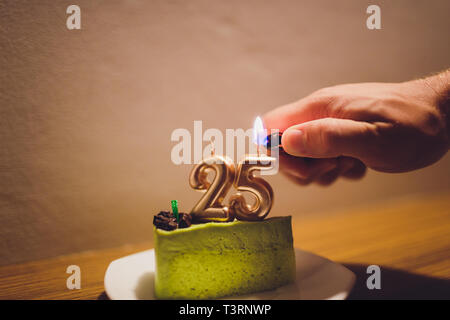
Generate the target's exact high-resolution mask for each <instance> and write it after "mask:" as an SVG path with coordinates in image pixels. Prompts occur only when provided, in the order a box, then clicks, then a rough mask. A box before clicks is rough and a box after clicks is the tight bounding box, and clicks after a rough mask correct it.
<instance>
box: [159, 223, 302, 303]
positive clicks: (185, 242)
mask: <svg viewBox="0 0 450 320" xmlns="http://www.w3.org/2000/svg"><path fill="white" fill-rule="evenodd" d="M182 218H183V219H185V218H186V217H185V216H184V217H183V216H182ZM189 223H190V221H189ZM155 225H157V224H155ZM157 226H158V225H157ZM166 229H168V228H166ZM154 239H155V254H156V275H155V295H156V297H157V298H159V299H214V298H220V297H225V296H231V295H233V296H236V295H242V294H248V293H252V292H258V291H263V290H270V289H275V288H277V287H280V286H282V285H285V284H288V283H290V282H293V281H295V254H294V248H293V239H292V227H291V217H273V218H269V219H266V220H263V221H256V222H250V221H238V220H236V221H233V222H225V223H218V222H208V223H203V224H194V225H190V226H188V227H184V228H181V229H180V228H176V229H174V230H170V231H169V230H163V229H161V228H160V227H155V228H154Z"/></svg>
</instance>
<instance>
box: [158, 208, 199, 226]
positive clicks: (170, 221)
mask: <svg viewBox="0 0 450 320" xmlns="http://www.w3.org/2000/svg"><path fill="white" fill-rule="evenodd" d="M179 217H180V221H179V222H178V223H177V219H176V218H175V216H174V215H173V213H172V212H169V211H161V212H160V213H158V214H157V215H155V216H154V217H153V224H154V225H155V226H156V227H157V228H158V229H162V230H166V231H171V230H175V229H177V228H180V229H182V228H188V227H190V226H191V224H192V217H191V215H190V214H188V213H180V214H179Z"/></svg>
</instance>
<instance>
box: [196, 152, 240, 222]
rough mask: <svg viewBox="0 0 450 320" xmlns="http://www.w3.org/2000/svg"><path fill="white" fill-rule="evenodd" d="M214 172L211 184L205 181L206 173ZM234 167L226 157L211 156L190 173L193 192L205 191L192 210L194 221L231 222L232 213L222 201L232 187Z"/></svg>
mask: <svg viewBox="0 0 450 320" xmlns="http://www.w3.org/2000/svg"><path fill="white" fill-rule="evenodd" d="M210 171H214V172H215V177H214V180H213V181H212V183H210V182H209V181H208V179H207V177H208V172H210ZM234 179H235V166H234V163H233V161H232V160H231V159H230V158H228V157H222V156H218V155H214V154H212V155H211V157H210V158H207V159H204V160H202V161H201V162H200V163H198V164H197V165H196V166H195V167H194V168H193V169H192V171H191V174H190V177H189V184H190V185H191V187H192V188H194V189H195V190H206V192H205V194H204V195H203V197H202V198H201V199H200V201H199V202H198V203H197V204H196V205H195V206H194V208H192V210H191V215H192V218H193V219H194V220H195V221H199V222H200V221H203V222H205V221H219V222H220V221H221V222H225V221H232V220H233V219H234V213H233V212H232V210H230V208H229V207H227V206H225V205H223V203H222V202H223V200H224V198H225V196H226V195H227V193H228V191H229V190H230V188H231V186H232V185H233V181H234Z"/></svg>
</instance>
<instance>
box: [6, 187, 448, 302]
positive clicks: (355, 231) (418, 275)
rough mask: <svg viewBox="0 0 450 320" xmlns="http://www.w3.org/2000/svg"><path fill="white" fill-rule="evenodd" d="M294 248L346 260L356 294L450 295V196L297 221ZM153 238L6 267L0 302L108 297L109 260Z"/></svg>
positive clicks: (392, 296)
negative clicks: (372, 281)
mask: <svg viewBox="0 0 450 320" xmlns="http://www.w3.org/2000/svg"><path fill="white" fill-rule="evenodd" d="M293 232H294V242H295V246H296V247H299V248H302V249H304V250H308V251H312V252H314V253H316V254H319V255H321V256H324V257H327V258H329V259H331V260H334V261H337V262H340V263H342V264H344V265H346V266H347V267H348V268H349V269H351V270H352V271H353V272H355V273H356V275H357V279H358V280H357V284H356V286H355V289H354V290H353V292H352V293H351V295H350V298H353V299H373V298H386V299H401V298H446V299H450V194H449V193H443V194H439V195H435V196H411V197H408V198H403V199H397V200H393V201H386V202H383V203H380V204H377V205H367V206H365V207H358V208H353V209H352V210H346V211H339V212H331V213H330V212H327V213H318V214H315V215H308V216H305V217H296V218H295V219H294V220H293ZM151 247H152V243H141V244H133V245H127V246H123V247H120V248H112V249H106V250H98V251H89V252H83V253H78V254H72V255H68V256H62V257H57V258H52V259H45V260H40V261H33V262H28V263H23V264H17V265H10V266H5V267H1V268H0V299H107V296H106V295H105V293H104V288H103V277H104V274H105V271H106V268H107V266H108V264H109V263H110V262H111V261H112V260H114V259H117V258H120V257H122V256H124V255H127V254H131V253H134V252H139V251H141V250H146V249H149V248H151ZM72 264H75V265H78V266H80V268H81V279H82V282H81V283H82V284H81V286H82V287H81V289H80V290H68V289H67V288H66V279H67V277H68V276H69V275H68V274H66V268H67V266H69V265H72ZM371 264H376V265H379V266H380V267H381V287H382V288H381V290H368V289H367V287H366V279H367V277H368V276H369V275H368V274H367V273H366V269H367V266H368V265H371Z"/></svg>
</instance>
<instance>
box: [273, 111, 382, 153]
mask: <svg viewBox="0 0 450 320" xmlns="http://www.w3.org/2000/svg"><path fill="white" fill-rule="evenodd" d="M375 137H376V126H375V125H374V124H372V123H368V122H362V121H354V120H349V119H336V118H322V119H317V120H312V121H308V122H304V123H301V124H297V125H295V126H292V127H289V128H288V129H287V130H286V131H285V132H284V133H283V137H282V140H281V143H282V145H283V149H284V151H286V152H287V153H289V154H291V155H294V156H298V157H309V158H333V157H338V156H350V157H355V158H360V159H361V158H363V157H364V154H365V153H366V151H367V149H368V146H370V143H371V142H372V141H373V140H374V138H375Z"/></svg>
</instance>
